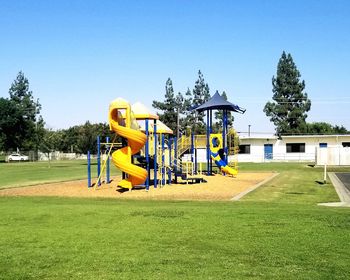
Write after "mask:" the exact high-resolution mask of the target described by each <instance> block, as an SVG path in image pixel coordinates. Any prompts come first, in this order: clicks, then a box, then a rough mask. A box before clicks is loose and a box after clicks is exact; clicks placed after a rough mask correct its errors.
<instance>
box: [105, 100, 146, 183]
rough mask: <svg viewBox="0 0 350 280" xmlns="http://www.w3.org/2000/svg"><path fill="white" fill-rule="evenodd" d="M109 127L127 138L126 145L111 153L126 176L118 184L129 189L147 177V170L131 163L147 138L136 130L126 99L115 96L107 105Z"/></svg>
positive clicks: (115, 163) (115, 162)
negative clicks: (133, 156)
mask: <svg viewBox="0 0 350 280" xmlns="http://www.w3.org/2000/svg"><path fill="white" fill-rule="evenodd" d="M109 127H110V129H111V130H113V131H114V132H115V133H116V134H117V135H120V136H122V137H124V138H126V139H127V146H126V147H123V148H121V149H119V150H117V151H115V152H113V154H112V161H113V163H114V165H115V166H116V167H117V168H119V169H120V170H121V171H123V172H125V173H126V174H127V178H126V179H123V180H122V181H120V182H119V183H118V186H119V187H122V188H127V189H131V188H132V187H133V186H136V185H141V184H143V183H144V182H145V181H146V179H147V175H148V174H147V170H146V169H143V168H141V167H139V166H137V165H134V164H132V163H131V158H132V155H134V154H136V153H138V152H139V151H140V150H141V149H142V147H143V146H144V145H145V143H146V140H147V139H146V135H145V134H144V133H142V132H141V131H139V130H138V126H137V123H135V120H134V118H133V116H132V112H131V107H130V104H129V103H128V102H127V101H126V100H124V99H122V98H117V99H115V100H114V101H112V102H111V104H110V105H109Z"/></svg>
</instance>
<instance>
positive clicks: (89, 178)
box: [87, 151, 91, 188]
mask: <svg viewBox="0 0 350 280" xmlns="http://www.w3.org/2000/svg"><path fill="white" fill-rule="evenodd" d="M87 173H88V188H90V187H91V155H90V151H88V152H87Z"/></svg>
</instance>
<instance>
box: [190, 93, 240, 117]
mask: <svg viewBox="0 0 350 280" xmlns="http://www.w3.org/2000/svg"><path fill="white" fill-rule="evenodd" d="M194 110H196V111H198V112H203V111H205V110H228V111H233V112H237V113H241V114H243V113H244V112H245V111H246V110H245V109H243V108H240V107H239V106H238V105H235V104H232V103H231V102H229V101H227V100H225V99H224V98H223V97H222V96H221V95H220V94H219V92H218V91H216V92H215V94H214V95H213V96H212V98H210V99H209V100H208V101H207V102H205V103H204V104H202V105H200V106H198V107H197V108H194Z"/></svg>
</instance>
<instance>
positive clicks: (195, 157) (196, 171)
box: [194, 148, 198, 174]
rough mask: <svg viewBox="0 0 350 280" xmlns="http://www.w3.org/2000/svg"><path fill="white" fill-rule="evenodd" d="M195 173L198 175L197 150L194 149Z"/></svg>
mask: <svg viewBox="0 0 350 280" xmlns="http://www.w3.org/2000/svg"><path fill="white" fill-rule="evenodd" d="M194 173H195V174H197V173H198V160H197V148H195V149H194Z"/></svg>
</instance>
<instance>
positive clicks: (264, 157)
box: [238, 134, 350, 165]
mask: <svg viewBox="0 0 350 280" xmlns="http://www.w3.org/2000/svg"><path fill="white" fill-rule="evenodd" d="M326 160H327V164H330V165H350V135H290V136H281V137H277V136H275V135H263V134H260V135H259V134H255V135H254V134H251V135H250V136H248V135H247V134H241V135H240V154H239V155H238V161H240V162H266V161H310V162H315V163H316V164H324V163H325V161H326Z"/></svg>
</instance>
